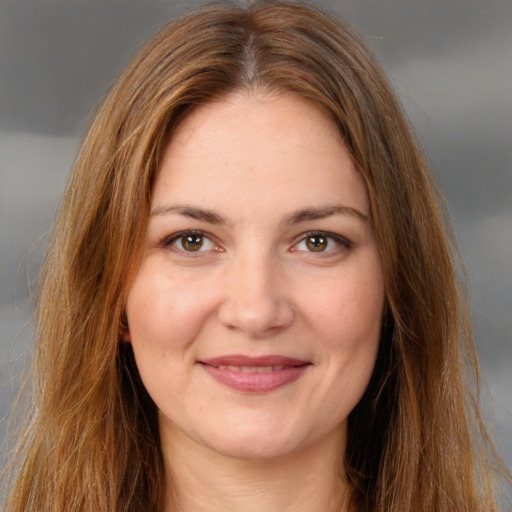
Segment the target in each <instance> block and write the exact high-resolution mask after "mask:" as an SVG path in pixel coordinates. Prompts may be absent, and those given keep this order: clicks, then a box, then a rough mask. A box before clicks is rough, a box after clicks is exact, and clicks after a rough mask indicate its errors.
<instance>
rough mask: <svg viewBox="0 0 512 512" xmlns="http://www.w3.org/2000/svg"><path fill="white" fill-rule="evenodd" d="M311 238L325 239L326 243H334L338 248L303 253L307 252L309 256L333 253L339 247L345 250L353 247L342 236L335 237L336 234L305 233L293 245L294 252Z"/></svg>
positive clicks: (327, 232)
mask: <svg viewBox="0 0 512 512" xmlns="http://www.w3.org/2000/svg"><path fill="white" fill-rule="evenodd" d="M312 238H325V239H327V243H329V241H334V243H335V244H336V245H337V246H338V247H334V248H332V249H328V250H320V251H312V250H310V251H305V252H308V253H311V254H315V253H317V254H319V255H321V254H326V253H330V252H333V251H335V250H336V249H337V248H339V246H341V247H343V248H345V249H351V248H352V247H353V243H352V242H351V241H350V240H348V239H347V238H345V237H343V236H340V235H337V234H336V233H331V232H329V231H309V232H307V233H303V234H302V235H300V238H299V240H298V241H297V242H296V243H295V244H294V245H293V249H294V250H299V249H296V248H297V246H298V245H300V244H301V243H306V244H307V241H308V239H309V240H310V239H312Z"/></svg>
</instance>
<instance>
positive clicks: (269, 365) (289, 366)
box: [198, 354, 312, 393]
mask: <svg viewBox="0 0 512 512" xmlns="http://www.w3.org/2000/svg"><path fill="white" fill-rule="evenodd" d="M198 363H199V364H200V365H201V366H202V367H203V368H204V370H205V371H206V372H207V373H208V374H209V375H210V376H211V377H213V378H214V379H215V380H216V381H217V382H220V383H221V384H223V385H225V386H227V387H230V388H232V389H234V390H236V391H244V392H251V393H266V392H270V391H274V390H276V389H278V388H281V387H283V386H285V385H287V384H291V383H292V382H294V381H296V380H298V379H299V378H300V377H302V375H303V374H304V373H305V372H306V371H307V369H308V368H309V367H310V366H312V364H311V362H309V361H304V360H301V359H295V358H290V357H285V356H279V355H275V356H262V357H250V356H245V355H239V354H235V355H229V356H221V357H216V358H212V359H206V360H202V361H198Z"/></svg>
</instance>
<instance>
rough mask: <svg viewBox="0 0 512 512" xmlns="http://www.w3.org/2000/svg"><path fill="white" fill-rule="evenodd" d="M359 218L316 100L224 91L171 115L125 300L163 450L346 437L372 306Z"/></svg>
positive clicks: (356, 197)
mask: <svg viewBox="0 0 512 512" xmlns="http://www.w3.org/2000/svg"><path fill="white" fill-rule="evenodd" d="M369 218H370V211H369V204H368V197H367V194H366V190H365V186H364V184H363V181H362V179H361V178H360V176H359V174H358V173H357V172H356V170H355V168H354V165H353V164H352V162H351V160H350V158H349V155H348V153H347V151H346V149H345V147H344V145H343V143H342V142H341V139H340V136H339V133H338V131H337V129H336V127H335V125H334V123H333V122H332V121H331V120H330V118H329V117H328V116H327V115H326V114H325V113H324V112H323V111H322V110H321V109H320V108H319V107H317V106H316V105H314V104H313V103H310V102H308V101H306V100H304V99H302V98H300V97H298V96H295V95H292V94H288V95H287V94H282V95H277V94H265V93H264V92H262V91H260V92H258V91H256V92H251V93H243V94H242V93H240V94H233V95H229V96H227V97H225V98H222V99H219V100H217V101H215V102H213V103H210V104H207V105H205V106H201V107H199V108H197V109H196V110H195V111H193V112H192V113H191V114H190V115H189V116H188V117H187V118H186V119H185V120H184V121H183V122H182V123H181V124H180V125H179V127H178V128H177V130H176V131H175V132H174V133H173V136H172V140H171V141H170V143H169V145H168V147H167V148H166V151H165V153H164V157H163V161H162V164H161V168H160V170H159V174H158V176H157V179H156V183H155V187H154V191H153V198H152V210H151V216H150V221H149V227H148V231H147V236H146V241H145V252H144V256H143V259H142V262H141V264H140V268H139V270H138V274H137V275H136V277H135V280H134V282H133V285H132V287H131V290H130V292H129V296H128V301H127V307H126V309H127V315H128V323H129V332H128V333H127V335H126V341H129V342H131V343H132V345H133V351H134V354H135V358H136V362H137V366H138V369H139V371H140V375H141V377H142V381H143V382H144V385H145V386H146V388H147V390H148V392H149V394H150V395H151V397H152V399H153V400H154V402H155V404H156V406H157V407H158V410H159V422H160V432H161V438H162V443H163V449H164V451H165V449H166V445H169V446H172V443H177V442H178V441H179V442H180V443H185V444H186V443H188V446H194V447H196V448H200V449H203V450H207V451H208V450H213V451H214V452H217V453H222V454H225V455H229V456H233V457H237V458H240V457H242V458H244V457H248V458H255V457H256V458H270V457H277V456H281V455H285V454H288V453H292V452H294V451H296V450H301V449H306V448H310V447H311V446H313V445H314V444H315V443H324V442H327V443H329V442H331V441H332V443H333V444H336V443H338V445H339V443H340V442H341V443H343V439H344V435H345V431H346V423H347V416H348V414H349V413H350V411H351V410H352V409H353V408H354V406H355V405H356V404H357V402H358V401H359V399H360V398H361V396H362V394H363V392H364V390H365V388H366V387H367V384H368V381H369V379H370V375H371V373H372V370H373V367H374V362H375V358H376V353H377V348H378V343H379V334H380V329H381V317H382V311H383V304H384V286H383V278H382V270H381V262H380V258H379V252H378V248H377V245H376V241H375V237H374V234H373V232H372V228H371V223H370V220H369ZM338 447H339V446H338Z"/></svg>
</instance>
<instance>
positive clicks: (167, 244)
mask: <svg viewBox="0 0 512 512" xmlns="http://www.w3.org/2000/svg"><path fill="white" fill-rule="evenodd" d="M190 235H196V236H200V237H202V238H203V239H206V240H209V241H210V242H211V243H212V244H213V245H214V249H213V250H215V251H219V250H220V247H219V244H218V243H217V242H216V240H215V238H214V237H213V236H212V235H210V234H209V233H207V232H205V231H202V230H200V229H184V230H182V231H177V232H176V233H172V234H171V235H168V236H165V237H164V238H163V239H162V240H161V242H160V243H159V244H158V245H159V246H160V247H162V248H164V249H169V250H174V251H176V252H179V253H180V254H185V255H187V256H194V255H197V254H199V253H204V252H208V251H209V250H202V251H201V250H198V251H186V250H185V249H180V248H178V247H176V246H174V245H173V244H174V243H175V242H176V241H178V240H179V239H180V238H183V237H186V236H190Z"/></svg>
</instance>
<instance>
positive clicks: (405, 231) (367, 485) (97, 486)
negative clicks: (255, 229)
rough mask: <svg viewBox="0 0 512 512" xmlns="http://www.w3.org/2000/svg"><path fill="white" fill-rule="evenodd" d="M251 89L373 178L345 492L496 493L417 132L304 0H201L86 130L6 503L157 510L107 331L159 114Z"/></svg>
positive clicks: (149, 411) (134, 412) (486, 498)
mask: <svg viewBox="0 0 512 512" xmlns="http://www.w3.org/2000/svg"><path fill="white" fill-rule="evenodd" d="M252 89H264V90H268V91H272V92H279V93H288V94H290V93H291V94H297V95H300V96H301V97H303V98H307V99H309V100H311V101H313V102H315V103H316V104H318V105H320V106H322V107H323V108H324V110H325V111H326V112H328V113H329V115H330V116H331V118H332V119H333V120H334V121H335V123H336V125H337V126H338V128H339V130H340V134H341V136H342V137H343V141H344V144H345V146H346V148H347V150H348V151H349V153H350V155H351V157H352V159H353V161H354V163H355V165H356V166H357V169H358V170H359V172H360V174H361V176H362V178H363V180H364V182H365V185H366V188H367V191H368V197H369V200H370V206H371V213H372V222H373V226H374V230H375V234H376V237H377V240H378V245H379V248H380V255H381V259H382V265H383V272H384V280H385V289H386V298H387V304H386V315H385V320H384V325H383V329H382V339H381V344H380V349H379V355H378V359H377V365H376V367H375V370H374V373H373V376H372V379H371V382H370V385H369V387H368V389H367V391H366V393H365V395H364V397H363V398H362V400H361V401H360V403H359V404H358V405H357V407H356V408H355V410H354V411H353V412H352V413H351V415H350V417H349V428H348V443H347V452H346V454H345V458H344V464H345V469H346V474H347V477H348V479H349V481H350V483H351V485H352V489H353V490H352V495H351V500H352V505H353V507H354V509H355V510H357V511H358V512H363V511H364V512H370V511H372V512H374V511H375V512H377V511H379V512H384V511H385V512H399V511H400V512H404V511H414V512H419V511H425V512H426V511H429V512H432V511H434V510H435V511H438V512H448V511H450V512H451V511H453V510H485V511H488V512H489V511H491V510H494V504H493V503H494V502H493V498H492V492H491V487H490V481H489V479H488V473H487V471H488V470H487V466H486V460H487V459H486V456H487V455H486V453H485V452H477V451H476V449H475V448H474V446H475V445H474V441H473V437H472V436H473V434H474V433H472V427H471V425H473V424H474V423H475V421H476V425H477V427H478V429H477V430H478V431H477V432H476V434H477V435H478V436H479V439H483V441H484V445H485V446H488V447H491V448H490V449H491V450H492V443H490V440H489V438H488V436H487V433H486V431H485V428H484V427H483V423H482V420H481V417H480V415H479V412H478V406H477V402H476V401H474V400H470V403H469V406H468V403H467V399H468V397H470V396H471V395H470V394H469V392H468V390H469V385H468V379H467V378H466V374H465V368H466V367H467V366H466V362H468V361H469V368H470V372H471V379H473V380H474V382H477V379H478V366H477V362H476V356H475V351H474V347H473V341H472V338H471V332H470V329H469V325H468V306H467V301H466V299H464V298H463V294H462V291H461V289H460V286H459V284H458V281H457V278H456V274H457V271H456V268H455V265H456V264H455V261H456V258H454V250H453V247H451V246H450V241H452V240H453V238H452V237H451V234H450V230H449V228H447V225H448V226H449V224H447V222H446V219H445V218H443V211H444V209H443V203H442V199H441V195H440V193H439V191H438V189H437V187H436V185H435V182H434V180H433V178H432V176H431V174H430V172H429V170H428V166H427V164H426V162H425V160H424V158H423V156H422V152H421V150H420V148H419V146H418V143H417V142H416V140H415V138H414V136H413V134H412V131H411V129H410V127H409V125H408V122H407V120H406V117H405V115H404V114H403V112H402V109H401V107H400V105H399V103H398V101H397V99H396V98H395V95H394V93H393V91H392V89H391V87H390V85H389V83H388V82H387V79H386V78H385V75H384V73H383V71H382V69H381V67H380V65H379V64H378V63H377V61H376V60H375V58H374V57H373V55H372V53H371V51H370V50H369V49H368V48H367V47H366V46H365V45H364V43H362V41H361V39H360V37H359V36H358V35H357V34H356V33H355V32H354V31H353V29H351V28H350V27H349V26H348V25H346V24H345V23H344V22H342V21H339V20H335V19H333V18H331V17H330V16H328V15H327V14H325V13H324V12H321V11H320V10H318V9H316V8H314V7H312V6H311V5H310V4H308V5H307V6H306V5H304V4H298V3H287V2H265V1H262V2H254V3H252V4H251V5H250V6H249V7H247V8H242V7H239V6H236V5H232V4H218V5H210V6H208V7H206V8H203V9H199V10H197V11H194V12H193V13H191V14H189V15H187V16H185V17H183V18H181V19H179V20H177V21H174V22H172V23H170V24H169V25H167V26H165V27H164V28H163V29H161V30H160V31H159V32H158V33H157V34H156V35H155V36H154V37H153V38H152V39H151V40H150V42H149V43H148V45H147V46H146V47H145V48H144V49H143V50H142V51H141V52H140V53H139V54H138V55H137V56H136V58H135V59H134V60H133V62H132V63H131V64H130V65H129V67H128V68H127V69H126V71H125V72H124V73H123V74H122V76H121V77H120V79H119V80H118V81H117V83H116V84H115V85H114V87H113V88H112V90H111V91H110V93H109V94H108V96H107V97H106V99H105V101H104V102H103V105H102V106H101V108H100V109H99V111H98V112H97V114H96V116H95V118H94V120H93V122H92V124H91V126H90V129H89V131H88V133H87V134H86V136H85V138H84V140H83V143H82V146H81V149H80V152H79V154H78V157H77V159H76V162H75V166H74V170H73V174H72V177H71V180H70V182H69V185H68V188H67V192H66V195H65V197H64V201H63V203H62V207H61V211H60V215H59V218H58V220H57V222H56V224H55V226H54V229H53V232H52V238H51V242H50V247H49V250H48V253H47V257H46V260H45V264H44V268H43V271H42V273H41V278H40V285H39V293H38V297H37V310H36V326H37V333H36V350H35V362H34V379H33V380H34V389H33V403H34V411H33V415H32V417H31V418H30V420H29V423H28V428H27V429H26V434H25V436H24V437H23V438H22V442H21V444H20V449H19V451H18V457H17V459H16V460H17V465H16V466H14V468H15V469H14V471H15V473H16V479H15V482H14V485H13V488H12V495H11V498H10V502H9V505H8V506H9V508H8V510H9V512H18V511H19V512H21V511H25V510H36V509H37V510H39V511H42V512H43V511H50V510H51V511H54V512H55V511H56V512H64V511H66V512H69V511H84V512H85V511H87V512H92V511H94V512H107V511H114V510H115V511H118V510H119V511H121V510H123V511H133V512H135V511H139V510H147V511H154V512H159V511H160V510H161V507H162V503H163V499H164V493H165V492H166V491H165V476H164V473H163V471H164V470H163V462H162V455H161V452H160V446H159V438H158V428H157V422H156V406H155V405H154V403H153V402H152V400H151V398H150V397H149V396H148V394H147V392H146V391H145V389H144V386H143V385H142V382H141V381H140V377H139V376H138V372H137V369H136V366H135V362H134V359H133V353H132V351H131V346H130V345H129V344H126V343H124V342H123V341H122V332H123V329H124V328H126V326H123V315H124V305H125V300H126V295H127V290H128V289H129V286H130V282H131V279H133V274H134V272H135V271H136V269H137V266H138V263H139V261H140V258H141V251H142V248H143V240H144V237H145V232H146V225H147V221H148V215H149V207H150V201H151V192H152V188H153V183H154V180H155V176H156V173H157V172H158V168H159V163H160V159H161V155H162V151H163V149H164V147H165V146H166V144H167V142H168V140H169V138H172V135H173V130H174V128H175V127H176V126H177V124H178V123H179V122H180V121H181V120H182V119H183V118H184V116H186V115H187V113H188V112H190V111H191V110H192V109H194V108H197V107H198V106H200V105H203V104H205V103H207V102H209V101H211V100H213V99H215V98H218V97H220V96H223V95H227V94H230V93H233V92H240V91H249V90H252ZM447 233H448V235H447ZM455 254H456V252H455ZM471 379H470V380H471ZM342 456H343V455H342V454H340V458H341V457H342Z"/></svg>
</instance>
